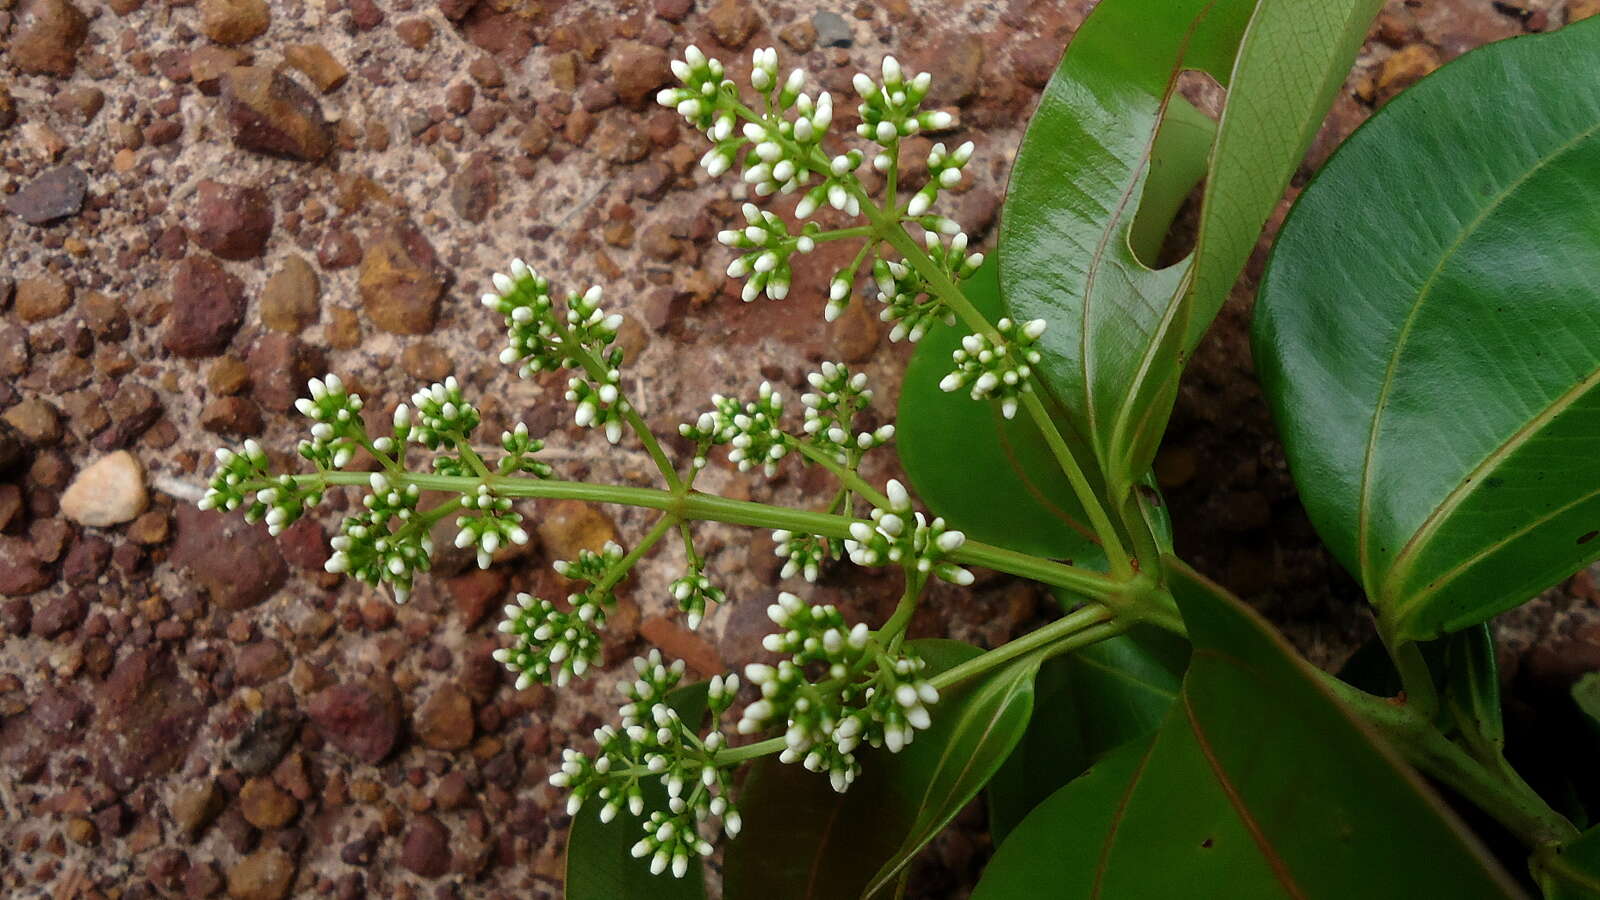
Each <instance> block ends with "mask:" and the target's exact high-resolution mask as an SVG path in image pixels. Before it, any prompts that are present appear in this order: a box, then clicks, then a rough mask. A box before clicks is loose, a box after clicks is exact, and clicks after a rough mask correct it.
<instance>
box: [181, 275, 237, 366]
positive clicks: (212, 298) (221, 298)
mask: <svg viewBox="0 0 1600 900" xmlns="http://www.w3.org/2000/svg"><path fill="white" fill-rule="evenodd" d="M244 311H245V296H244V283H243V282H241V281H240V280H239V279H238V278H236V277H234V276H233V275H231V274H229V272H228V271H227V270H226V269H224V268H222V266H221V264H219V263H218V262H217V261H216V260H214V259H210V258H208V257H204V256H189V257H185V258H184V259H183V260H182V261H180V262H179V263H178V268H177V271H176V272H175V273H174V274H173V276H172V311H171V313H170V314H169V317H168V323H167V333H166V337H165V339H164V343H165V344H166V347H167V349H168V350H171V351H172V352H173V353H174V354H176V355H178V356H188V357H196V356H216V355H217V354H219V353H221V352H222V351H223V350H224V349H226V348H227V346H228V342H229V341H231V340H233V335H234V332H236V331H238V330H239V326H240V325H241V324H243V322H244Z"/></svg>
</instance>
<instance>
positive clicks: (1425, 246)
mask: <svg viewBox="0 0 1600 900" xmlns="http://www.w3.org/2000/svg"><path fill="white" fill-rule="evenodd" d="M1597 58H1600V20H1597V21H1585V22H1581V23H1578V24H1575V25H1572V26H1570V27H1568V28H1564V29H1562V30H1561V31H1558V32H1556V33H1554V34H1549V35H1540V36H1533V37H1526V38H1515V39H1513V40H1509V41H1505V42H1502V43H1499V44H1495V45H1492V46H1489V47H1486V48H1483V49H1480V50H1476V51H1474V52H1472V53H1469V54H1467V55H1465V56H1463V57H1461V58H1460V59H1458V60H1456V61H1455V62H1452V63H1450V64H1449V65H1448V66H1446V67H1444V68H1443V69H1441V70H1440V71H1439V72H1437V73H1435V74H1434V75H1432V76H1430V77H1428V78H1427V79H1425V80H1424V81H1422V82H1421V83H1420V84H1418V85H1417V86H1416V87H1414V88H1412V89H1411V90H1409V91H1406V92H1405V93H1403V94H1401V95H1400V96H1399V97H1397V98H1396V99H1395V100H1394V101H1393V102H1391V103H1390V104H1389V105H1388V106H1386V107H1385V108H1384V109H1383V110H1382V111H1381V112H1379V113H1378V114H1377V115H1376V116H1374V117H1373V118H1372V120H1371V121H1370V122H1368V123H1367V124H1366V125H1365V126H1364V127H1363V128H1361V129H1360V130H1359V131H1358V132H1356V134H1355V135H1353V136H1352V137H1351V138H1350V140H1348V141H1347V142H1345V144H1344V146H1343V147H1341V148H1340V149H1339V151H1338V152H1337V153H1335V154H1334V157H1333V159H1331V160H1330V161H1329V163H1328V165H1327V166H1325V167H1324V168H1323V170H1322V172H1321V173H1320V174H1319V175H1318V176H1317V178H1316V180H1315V181H1314V182H1313V183H1312V184H1311V186H1310V187H1309V188H1308V189H1307V190H1306V192H1305V194H1304V195H1303V196H1302V197H1301V198H1300V201H1299V202H1298V203H1297V204H1296V206H1295V208H1294V210H1293V212H1292V213H1291V214H1290V216H1289V219H1288V221H1287V222H1286V224H1285V225H1284V229H1283V232H1282V234H1281V235H1280V236H1279V238H1278V243H1277V247H1276V248H1275V250H1274V252H1273V257H1272V260H1271V263H1270V264H1269V266H1268V270H1267V274H1266V277H1265V279H1264V281H1263V283H1262V288H1261V297H1260V300H1259V302H1258V304H1257V306H1256V322H1255V351H1256V359H1257V363H1258V367H1259V369H1260V371H1261V376H1262V381H1263V383H1264V385H1265V387H1266V390H1267V393H1268V396H1269V397H1270V399H1271V402H1272V406H1273V410H1274V412H1275V413H1276V416H1277V420H1278V423H1279V425H1280V427H1281V429H1282V431H1283V437H1284V443H1285V445H1286V447H1287V449H1288V454H1289V461H1290V465H1291V468H1292V469H1293V472H1294V475H1295V480H1296V482H1297V483H1298V485H1299V487H1300V495H1301V497H1302V498H1304V500H1305V504H1306V509H1307V511H1308V512H1309V513H1310V515H1311V519H1312V521H1313V522H1314V523H1315V525H1316V527H1317V530H1318V531H1319V533H1321V535H1322V537H1323V539H1324V540H1326V541H1327V542H1328V544H1329V546H1330V547H1332V549H1333V551H1334V552H1335V554H1337V555H1338V557H1339V558H1340V559H1341V560H1342V561H1343V562H1344V564H1345V565H1346V566H1347V567H1348V568H1349V569H1350V570H1351V571H1352V572H1354V573H1355V574H1356V575H1357V577H1359V578H1360V579H1361V581H1362V583H1363V585H1365V587H1366V589H1367V593H1368V595H1369V596H1370V597H1371V599H1372V602H1373V603H1374V604H1375V605H1376V606H1377V607H1378V610H1379V613H1380V615H1381V617H1382V618H1383V619H1384V620H1385V623H1386V625H1387V626H1388V628H1389V629H1390V632H1391V634H1392V635H1393V636H1394V637H1398V638H1401V639H1412V640H1419V639H1427V638H1431V637H1434V636H1436V635H1438V634H1441V633H1443V632H1446V631H1453V630H1456V629H1459V628H1463V627H1466V626H1468V625H1471V624H1474V623H1477V622H1481V621H1484V620H1485V619H1487V618H1489V617H1490V616H1492V615H1494V614H1496V613H1498V612H1501V611H1503V610H1506V609H1509V608H1510V607H1512V606H1515V605H1516V604H1518V603H1521V602H1522V601H1524V600H1526V599H1527V598H1528V597H1530V596H1532V595H1534V594H1535V593H1537V592H1538V591H1540V590H1541V589H1543V588H1544V587H1546V586H1548V585H1550V584H1551V583H1553V582H1555V581H1556V580H1558V579H1560V578H1561V577H1563V576H1565V575H1567V574H1569V573H1571V572H1572V571H1574V570H1576V569H1577V568H1579V567H1580V566H1582V565H1583V564H1584V563H1585V562H1587V561H1589V560H1592V559H1595V558H1596V556H1597V555H1600V541H1594V540H1591V539H1592V538H1593V537H1594V535H1595V531H1596V529H1597V528H1600V453H1596V452H1594V451H1595V439H1596V437H1597V436H1600V390H1596V386H1597V385H1600V81H1597V80H1596V79H1594V78H1574V77H1573V73H1575V72H1592V71H1593V70H1594V61H1595V60H1596V59H1597Z"/></svg>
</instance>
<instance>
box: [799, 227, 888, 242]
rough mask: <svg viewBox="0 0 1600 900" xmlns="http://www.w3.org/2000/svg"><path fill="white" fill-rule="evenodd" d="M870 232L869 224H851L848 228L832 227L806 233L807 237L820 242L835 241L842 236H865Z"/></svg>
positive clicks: (842, 237)
mask: <svg viewBox="0 0 1600 900" xmlns="http://www.w3.org/2000/svg"><path fill="white" fill-rule="evenodd" d="M871 234H872V226H871V225H852V226H850V227H849V228H833V229H829V230H827V231H819V232H817V233H816V234H812V235H808V237H810V238H811V239H812V240H814V241H816V242H817V243H819V244H820V243H822V242H823V241H837V240H841V239H844V238H856V237H867V236H869V235H871Z"/></svg>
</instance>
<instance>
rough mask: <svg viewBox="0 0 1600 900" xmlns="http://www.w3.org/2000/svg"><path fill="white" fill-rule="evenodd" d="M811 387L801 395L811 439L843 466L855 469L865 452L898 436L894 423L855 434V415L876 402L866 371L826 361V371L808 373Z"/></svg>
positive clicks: (808, 381) (807, 379)
mask: <svg viewBox="0 0 1600 900" xmlns="http://www.w3.org/2000/svg"><path fill="white" fill-rule="evenodd" d="M806 382H807V383H808V384H810V385H811V390H810V391H807V392H806V393H804V394H801V395H800V402H801V403H802V404H804V405H805V408H806V411H805V417H806V421H805V425H804V430H805V433H806V435H807V439H808V440H810V441H811V443H812V444H814V445H815V446H816V447H817V448H818V449H820V450H824V451H827V452H828V453H830V454H832V455H833V457H834V458H835V459H836V460H838V461H839V462H840V463H841V464H842V465H845V466H848V467H849V468H851V469H854V468H855V467H856V465H857V464H859V463H860V461H861V455H862V454H864V453H866V452H867V451H868V450H871V449H874V448H876V447H881V446H883V445H884V444H886V443H888V442H889V441H890V440H892V439H893V438H894V426H893V425H882V426H879V427H878V428H876V429H874V430H872V431H861V432H857V433H855V434H851V427H852V425H853V423H854V421H855V417H856V415H857V414H859V413H860V412H861V411H862V410H864V409H866V408H867V406H868V405H869V404H871V403H872V391H871V390H870V389H869V388H868V387H867V375H866V373H865V372H857V373H855V374H854V375H852V374H850V370H849V369H848V368H846V367H845V365H844V364H843V363H834V362H825V363H823V364H822V370H821V371H819V372H812V373H811V374H810V375H808V376H806Z"/></svg>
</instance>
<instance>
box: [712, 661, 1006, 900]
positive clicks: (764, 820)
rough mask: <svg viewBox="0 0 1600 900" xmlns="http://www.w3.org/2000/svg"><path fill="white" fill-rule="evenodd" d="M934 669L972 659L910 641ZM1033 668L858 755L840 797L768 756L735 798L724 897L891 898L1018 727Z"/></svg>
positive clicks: (964, 691)
mask: <svg viewBox="0 0 1600 900" xmlns="http://www.w3.org/2000/svg"><path fill="white" fill-rule="evenodd" d="M911 643H912V646H914V647H915V648H916V649H917V651H918V652H920V653H922V655H923V657H924V658H925V659H927V660H928V665H929V669H930V670H934V671H942V670H944V669H947V668H950V667H952V666H954V665H957V664H959V663H961V662H963V661H965V660H967V659H971V658H973V657H975V656H977V655H979V653H980V652H981V651H979V650H978V649H977V648H976V647H972V646H969V645H966V644H961V643H959V642H956V641H943V640H923V641H913V642H911ZM1037 667H1038V664H1037V661H1029V660H1027V659H1022V660H1018V661H1016V662H1014V663H1012V664H1011V665H1009V666H1005V667H1002V668H1000V669H998V670H996V671H995V672H992V673H989V674H988V675H987V677H981V678H978V679H974V680H973V681H972V682H970V683H968V684H965V685H962V686H958V687H956V688H953V689H951V690H950V691H947V692H945V695H944V696H943V697H942V698H940V701H939V703H938V705H937V706H935V707H934V708H933V727H932V728H929V729H928V730H927V731H924V732H922V733H920V734H918V735H917V738H916V740H915V741H913V742H912V743H911V745H910V746H909V747H907V748H905V749H904V750H902V751H901V752H900V753H898V754H891V753H888V752H884V751H868V752H867V753H865V754H862V756H861V767H862V773H861V775H860V776H859V777H858V778H857V779H856V780H855V783H854V784H852V785H851V786H850V790H849V791H847V792H846V793H844V794H838V793H835V792H834V791H833V789H832V788H831V787H830V786H829V784H828V779H827V778H826V777H825V776H821V775H816V774H813V773H811V772H807V771H806V770H805V769H804V768H802V767H800V766H798V765H786V764H783V763H780V762H778V761H777V759H776V758H775V757H766V758H764V759H762V760H760V761H758V762H757V763H755V765H754V766H753V767H752V770H751V772H750V775H749V777H748V779H747V780H746V782H745V786H744V790H743V791H742V792H741V794H740V797H739V808H740V812H741V814H742V815H743V817H744V830H743V831H742V832H740V834H739V837H738V838H736V839H735V840H733V841H732V842H731V843H729V844H728V847H727V854H726V865H725V867H724V891H725V895H726V896H727V897H728V898H729V900H744V898H760V900H790V898H817V900H844V898H851V897H857V896H864V895H866V894H867V893H869V892H871V891H879V892H880V893H879V894H878V895H879V896H889V895H891V894H892V889H893V885H894V884H895V883H896V881H897V879H898V877H899V874H900V871H901V869H902V868H903V867H904V865H905V863H906V862H908V861H909V860H910V858H911V857H912V856H914V855H915V854H916V852H917V850H919V849H921V847H922V846H923V845H925V844H926V843H927V842H928V841H929V840H931V839H932V838H933V836H934V835H936V834H937V833H938V832H939V831H940V830H941V829H942V828H943V827H944V826H945V825H946V824H947V823H948V822H949V821H950V819H951V818H952V817H953V816H954V815H955V814H956V813H957V812H959V811H960V810H961V808H962V807H964V806H966V805H967V803H969V802H971V800H972V798H973V797H975V796H976V795H977V793H978V791H979V789H981V788H982V787H983V783H984V782H985V781H987V780H988V778H989V777H990V776H991V775H992V774H993V772H994V770H995V769H996V768H998V767H999V765H1000V763H1001V762H1002V761H1003V760H1004V759H1005V758H1006V755H1007V754H1009V753H1010V752H1011V748H1012V747H1013V746H1014V745H1015V744H1016V742H1017V740H1018V739H1020V738H1021V736H1022V733H1023V731H1024V730H1025V729H1026V728H1027V723H1028V713H1029V711H1030V710H1031V708H1032V703H1033V674H1034V672H1035V671H1036V670H1037Z"/></svg>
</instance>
